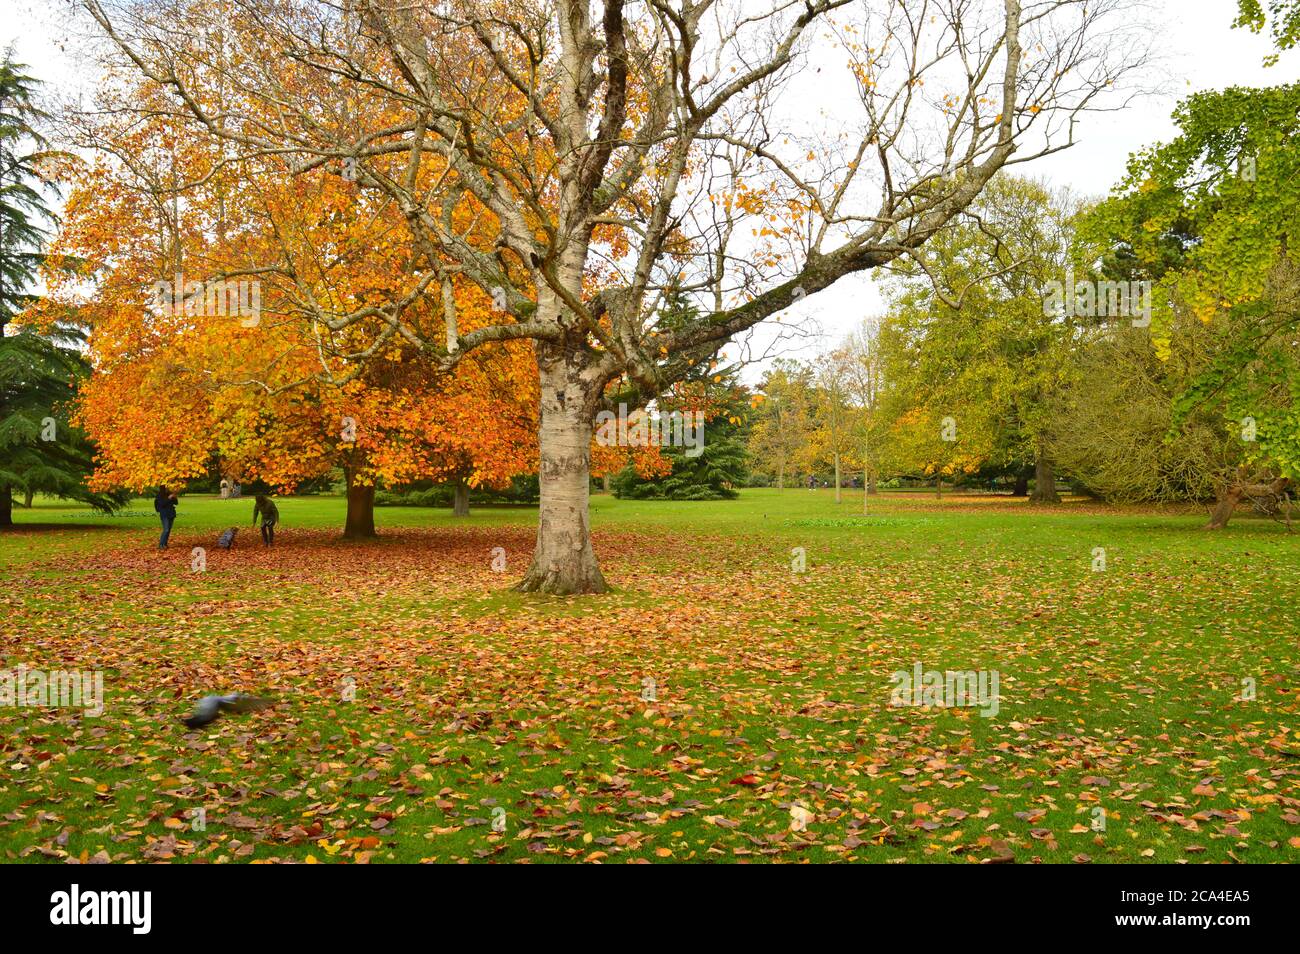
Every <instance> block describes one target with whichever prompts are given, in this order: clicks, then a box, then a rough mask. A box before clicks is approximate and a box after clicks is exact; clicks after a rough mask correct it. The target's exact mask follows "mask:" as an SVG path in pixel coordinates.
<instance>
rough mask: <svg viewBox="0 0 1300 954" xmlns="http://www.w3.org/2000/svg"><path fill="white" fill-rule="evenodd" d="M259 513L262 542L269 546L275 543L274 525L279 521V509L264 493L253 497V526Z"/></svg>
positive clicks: (255, 524)
mask: <svg viewBox="0 0 1300 954" xmlns="http://www.w3.org/2000/svg"><path fill="white" fill-rule="evenodd" d="M259 514H260V515H261V517H262V544H263V545H264V546H268V547H269V546H271V545H272V544H273V543H275V525H276V524H277V523H279V522H280V511H279V510H278V509H276V506H275V503H274V502H273V501H272V500H271V498H270V497H268V496H267V495H266V494H258V495H257V496H256V497H255V498H253V526H257V518H258V515H259Z"/></svg>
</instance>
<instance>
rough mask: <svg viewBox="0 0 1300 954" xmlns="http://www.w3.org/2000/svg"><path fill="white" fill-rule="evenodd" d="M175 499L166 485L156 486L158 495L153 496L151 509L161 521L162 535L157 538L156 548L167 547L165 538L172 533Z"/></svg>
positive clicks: (174, 520) (162, 548) (174, 519)
mask: <svg viewBox="0 0 1300 954" xmlns="http://www.w3.org/2000/svg"><path fill="white" fill-rule="evenodd" d="M176 501H177V496H176V494H173V493H168V492H167V488H166V487H159V488H158V496H156V497H154V498H153V509H154V510H156V511H158V519H160V520H161V521H162V536H160V537H159V538H158V549H159V550H166V549H167V538H168V537H170V536H171V535H172V524H173V523H175V522H176Z"/></svg>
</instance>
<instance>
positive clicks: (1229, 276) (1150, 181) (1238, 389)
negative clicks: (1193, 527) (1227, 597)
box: [1084, 84, 1300, 529]
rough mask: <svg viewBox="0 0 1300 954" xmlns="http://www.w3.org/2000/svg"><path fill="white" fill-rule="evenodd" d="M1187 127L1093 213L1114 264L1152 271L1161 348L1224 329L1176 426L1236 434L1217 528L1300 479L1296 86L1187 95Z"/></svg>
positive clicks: (1127, 271)
mask: <svg viewBox="0 0 1300 954" xmlns="http://www.w3.org/2000/svg"><path fill="white" fill-rule="evenodd" d="M1174 121H1175V122H1176V123H1177V126H1178V135H1177V136H1175V137H1174V138H1173V139H1171V140H1170V141H1169V142H1167V143H1160V144H1157V145H1154V146H1152V147H1150V148H1148V149H1144V150H1142V151H1141V152H1139V153H1137V154H1136V155H1134V156H1133V157H1132V158H1131V160H1130V162H1129V170H1128V175H1127V176H1126V178H1125V180H1124V181H1123V183H1121V187H1120V188H1119V189H1118V190H1117V192H1116V194H1115V195H1114V196H1112V197H1111V198H1110V199H1108V200H1107V201H1105V202H1103V203H1102V204H1100V205H1099V206H1098V208H1097V209H1096V210H1095V212H1094V213H1093V214H1092V215H1091V216H1090V217H1089V218H1088V219H1087V220H1086V222H1085V223H1084V230H1085V231H1086V232H1087V233H1088V234H1089V235H1090V237H1091V239H1092V240H1093V241H1096V242H1098V243H1101V244H1103V245H1105V247H1106V248H1107V259H1108V261H1107V267H1108V268H1109V269H1110V270H1112V271H1113V272H1117V273H1119V274H1120V275H1122V276H1132V277H1137V278H1141V279H1144V280H1147V281H1151V282H1153V283H1154V285H1155V296H1154V297H1155V301H1156V304H1157V309H1156V312H1155V316H1154V319H1153V322H1152V329H1151V330H1152V341H1153V343H1154V345H1155V351H1156V354H1157V355H1158V356H1159V357H1160V358H1162V359H1165V360H1173V359H1174V358H1175V357H1176V356H1177V355H1178V354H1179V349H1178V347H1177V345H1178V344H1179V342H1178V341H1176V340H1175V339H1176V335H1177V334H1178V329H1179V328H1180V327H1181V324H1180V323H1181V322H1183V321H1184V320H1187V319H1191V320H1200V321H1201V322H1203V323H1205V324H1206V325H1207V326H1209V327H1210V328H1211V329H1212V330H1213V332H1214V339H1213V341H1212V343H1211V344H1210V345H1209V346H1207V347H1206V348H1205V349H1204V350H1203V352H1202V353H1201V354H1200V355H1199V358H1200V361H1199V363H1198V364H1197V365H1196V366H1195V367H1194V369H1193V370H1194V371H1195V372H1196V373H1195V374H1193V375H1186V374H1180V375H1176V377H1178V378H1181V380H1182V384H1183V389H1182V391H1181V393H1178V394H1176V395H1174V396H1173V397H1172V402H1173V409H1172V410H1173V413H1172V414H1171V418H1170V426H1171V427H1172V428H1175V429H1177V428H1188V427H1196V426H1198V424H1199V422H1200V421H1202V420H1203V419H1204V418H1205V416H1206V415H1207V414H1208V415H1210V416H1211V417H1212V418H1217V421H1218V424H1219V428H1220V430H1222V431H1224V432H1226V433H1228V434H1231V435H1233V437H1232V440H1233V443H1234V444H1235V447H1236V451H1235V453H1232V454H1227V455H1224V464H1223V465H1222V467H1221V468H1220V473H1219V474H1218V475H1217V481H1216V482H1217V501H1216V506H1215V509H1214V512H1213V514H1212V516H1211V520H1210V522H1209V524H1208V527H1209V528H1210V529H1219V528H1221V527H1223V526H1225V525H1226V524H1227V522H1228V519H1229V517H1230V516H1231V514H1232V511H1233V509H1234V507H1235V506H1236V504H1237V502H1238V501H1239V500H1241V499H1242V498H1243V497H1247V496H1250V495H1252V494H1255V493H1258V492H1260V491H1261V490H1262V491H1263V492H1266V493H1268V494H1277V493H1282V492H1284V491H1286V489H1287V488H1288V487H1289V486H1290V485H1291V484H1292V483H1293V482H1294V481H1296V480H1298V479H1300V427H1297V421H1300V367H1298V366H1297V362H1296V358H1295V355H1296V354H1297V351H1298V350H1300V303H1298V302H1300V293H1298V292H1297V289H1298V288H1300V280H1297V277H1296V276H1297V271H1298V266H1297V262H1296V258H1295V248H1296V244H1297V234H1296V231H1297V223H1300V147H1298V146H1297V143H1298V142H1300V84H1290V85H1285V86H1277V87H1272V88H1267V89H1243V88H1231V89H1226V90H1222V91H1210V92H1203V93H1197V94H1194V95H1192V96H1189V97H1188V98H1187V99H1186V100H1184V101H1183V102H1181V103H1180V104H1179V105H1178V107H1177V109H1176V110H1175V111H1174Z"/></svg>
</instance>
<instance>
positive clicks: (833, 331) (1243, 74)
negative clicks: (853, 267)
mask: <svg viewBox="0 0 1300 954" xmlns="http://www.w3.org/2000/svg"><path fill="white" fill-rule="evenodd" d="M1150 8H1151V18H1152V20H1153V22H1154V23H1155V24H1156V27H1157V29H1158V31H1159V41H1160V42H1159V47H1158V49H1159V53H1160V55H1161V57H1162V62H1161V63H1160V65H1159V67H1158V69H1159V74H1158V75H1154V76H1152V77H1151V79H1152V81H1153V84H1154V83H1156V82H1159V83H1160V86H1161V88H1162V89H1161V92H1159V93H1156V94H1153V95H1150V96H1146V97H1144V98H1142V99H1140V100H1139V101H1137V102H1135V103H1133V104H1131V105H1130V106H1129V107H1128V108H1126V109H1125V110H1123V111H1121V112H1116V113H1106V114H1098V115H1093V116H1091V117H1089V118H1088V120H1087V121H1085V123H1084V124H1083V127H1082V129H1081V130H1080V134H1079V137H1078V138H1079V142H1078V144H1077V145H1076V146H1074V147H1073V148H1071V149H1068V150H1066V151H1065V152H1063V153H1059V154H1057V155H1054V156H1050V157H1048V158H1046V159H1043V160H1040V161H1038V162H1036V163H1032V164H1029V165H1025V166H1020V167H1019V168H1018V172H1019V173H1021V174H1025V175H1033V176H1036V177H1039V178H1043V179H1046V180H1047V181H1048V182H1050V183H1052V184H1054V185H1068V186H1069V187H1070V188H1071V190H1072V191H1074V192H1075V193H1076V194H1080V195H1102V194H1105V193H1106V192H1108V191H1109V190H1110V188H1111V186H1112V185H1114V184H1115V183H1116V182H1117V181H1118V179H1119V178H1120V176H1121V175H1122V174H1123V171H1124V166H1125V162H1126V161H1127V158H1128V156H1129V154H1130V153H1131V152H1133V151H1134V150H1136V149H1138V148H1140V147H1142V146H1144V145H1147V144H1149V143H1152V142H1155V141H1159V140H1162V139H1167V138H1169V137H1170V136H1171V134H1172V132H1173V124H1172V123H1171V122H1170V119H1169V115H1170V112H1171V111H1172V109H1173V106H1174V104H1175V103H1176V102H1177V100H1178V99H1179V98H1181V97H1182V96H1185V95H1187V94H1188V93H1191V92H1194V91H1197V90H1205V89H1222V88H1224V87H1227V86H1238V85H1240V86H1267V85H1276V84H1280V83H1286V82H1294V81H1296V80H1297V79H1300V50H1292V51H1291V52H1290V53H1288V54H1284V55H1283V56H1282V59H1281V61H1280V62H1279V63H1278V65H1276V66H1274V67H1271V68H1268V69H1265V68H1264V67H1263V66H1261V62H1262V60H1263V57H1264V56H1265V54H1266V53H1268V52H1269V51H1270V49H1271V48H1270V45H1269V42H1268V39H1267V37H1265V36H1257V35H1255V34H1252V33H1250V32H1248V31H1245V30H1234V29H1231V23H1232V20H1233V17H1234V15H1235V12H1236V3H1235V2H1234V0H1150ZM73 9H74V0H0V48H3V47H7V46H9V45H10V44H12V45H13V46H14V48H15V51H16V53H17V57H18V59H19V60H20V61H21V62H25V63H27V64H28V66H29V67H30V68H31V71H32V73H33V74H34V75H36V76H37V77H39V78H40V79H42V80H44V81H45V82H46V83H49V84H51V85H54V86H58V87H60V88H62V89H64V90H65V91H70V90H72V89H76V88H78V87H83V88H84V86H83V84H84V83H85V82H86V81H87V79H88V77H87V74H86V69H85V68H84V66H83V64H82V63H81V62H79V60H78V57H77V55H76V54H77V47H78V44H77V42H76V40H75V38H72V37H71V36H70V26H69V25H70V23H72V22H74V18H73V17H72V15H71V12H72V10H73ZM879 307H880V297H879V294H878V293H877V291H876V289H875V286H874V283H873V281H872V279H871V278H870V277H869V276H858V277H850V278H846V279H844V280H842V281H841V282H840V283H839V284H837V285H836V286H834V287H832V288H830V289H827V290H826V291H824V292H821V293H819V294H818V295H815V296H812V297H810V298H809V299H808V300H807V301H806V302H805V303H804V304H803V305H802V306H801V309H800V311H799V312H798V313H792V314H798V315H799V316H802V317H808V318H812V319H814V320H815V322H816V325H817V326H818V327H819V328H820V335H819V338H818V340H816V341H815V342H813V343H811V344H810V345H809V347H810V348H812V347H818V346H821V347H824V346H829V345H831V344H833V343H835V342H836V341H838V340H839V339H841V338H842V337H844V336H845V335H846V334H847V333H848V332H849V331H850V330H852V329H853V328H854V327H855V325H856V324H857V323H858V322H859V321H860V320H861V319H862V318H863V317H864V316H865V315H867V314H870V313H871V312H873V311H876V310H878V308H879ZM755 374H756V369H751V371H750V372H749V373H747V374H746V377H747V378H749V379H751V380H752V379H753V378H754V376H755Z"/></svg>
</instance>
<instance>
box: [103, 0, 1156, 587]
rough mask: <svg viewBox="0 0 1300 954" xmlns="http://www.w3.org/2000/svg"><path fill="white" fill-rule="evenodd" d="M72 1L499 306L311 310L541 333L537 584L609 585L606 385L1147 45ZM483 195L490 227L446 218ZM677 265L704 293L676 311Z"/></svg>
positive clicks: (617, 18) (1010, 159)
mask: <svg viewBox="0 0 1300 954" xmlns="http://www.w3.org/2000/svg"><path fill="white" fill-rule="evenodd" d="M83 2H84V4H85V6H86V8H87V9H88V10H89V11H90V13H91V15H92V16H93V17H94V19H95V20H96V21H97V23H98V24H99V26H100V27H101V28H102V30H103V31H104V33H105V34H106V35H107V36H108V37H109V38H110V40H111V41H112V43H113V45H114V46H115V48H116V49H117V50H118V52H119V53H120V54H121V55H122V56H124V57H125V59H126V60H128V61H129V62H130V63H131V64H132V65H133V66H134V67H136V68H137V69H138V70H139V71H141V72H142V73H143V75H145V76H146V77H148V78H149V79H150V80H152V81H153V82H155V83H157V84H158V85H159V86H160V87H163V88H165V89H167V90H168V91H169V93H170V95H171V100H170V103H171V105H170V107H169V108H171V109H173V110H174V111H176V112H178V113H181V114H184V115H185V116H186V117H187V118H188V119H189V120H190V121H191V122H193V123H196V124H198V125H199V126H201V127H202V128H203V129H204V130H206V131H207V132H208V133H209V134H210V135H212V136H214V137H218V138H220V139H221V140H222V141H223V142H225V143H226V144H227V145H228V146H229V148H230V149H231V151H232V153H235V154H237V155H236V156H234V157H232V161H237V162H245V163H247V162H254V161H256V160H258V159H260V158H264V157H267V156H275V157H291V158H292V160H293V162H294V163H295V169H296V170H299V171H307V170H310V169H314V168H320V167H323V166H334V167H340V166H341V167H343V168H345V169H346V170H348V172H349V174H350V175H355V177H356V179H357V182H358V184H359V185H360V187H361V188H362V189H364V190H370V191H373V192H374V193H376V194H379V195H382V196H384V197H386V198H387V199H388V200H390V201H391V202H392V203H394V204H395V205H396V207H398V208H400V209H401V211H402V213H403V215H404V216H405V221H406V224H407V226H408V227H409V229H410V231H411V233H412V235H413V236H414V238H415V242H416V245H417V247H418V249H419V250H420V252H421V258H420V260H419V261H418V262H416V263H414V264H413V268H412V273H413V275H414V276H416V281H415V282H414V286H413V287H414V290H415V291H416V292H421V291H423V290H425V289H428V288H429V287H431V286H432V287H436V283H437V282H438V281H439V279H440V278H441V277H442V276H445V275H447V274H449V273H455V274H458V275H461V276H464V277H465V278H466V279H468V280H470V281H472V282H474V283H476V284H477V285H478V286H479V287H480V288H482V289H483V290H484V291H485V292H486V293H488V294H490V295H493V296H494V298H495V300H496V301H497V302H498V303H499V305H500V306H501V308H500V320H498V321H497V322H495V323H493V324H491V325H487V326H483V327H480V328H476V329H474V330H472V331H463V332H462V331H460V330H459V329H458V328H457V326H456V324H455V321H454V315H453V314H450V313H449V314H448V315H446V319H447V322H448V326H447V329H446V333H445V334H444V333H439V334H430V333H428V331H427V330H422V329H420V328H418V327H416V326H415V325H413V324H412V323H411V322H409V321H407V320H406V304H405V298H402V299H399V300H391V299H390V300H389V301H388V302H374V303H370V304H367V305H366V306H365V307H363V308H350V307H338V306H330V305H329V304H326V303H317V304H316V307H315V309H314V310H313V311H311V313H310V314H309V315H308V317H309V318H310V320H312V321H314V322H318V323H320V324H321V325H323V326H324V327H326V328H329V329H331V330H335V331H341V330H343V329H346V328H348V327H349V326H352V325H354V324H366V323H370V324H371V326H372V327H377V332H376V333H377V334H379V335H381V336H384V337H386V338H391V337H394V336H397V337H399V338H400V339H402V340H404V341H406V342H409V343H411V344H412V345H413V346H414V347H417V348H418V349H420V350H421V351H422V352H424V353H426V354H428V355H431V356H433V357H434V358H435V359H436V360H438V361H439V362H441V363H442V364H443V365H444V366H447V367H450V366H451V365H454V364H455V363H456V362H457V361H458V360H460V359H461V357H462V356H463V355H464V354H466V353H467V352H469V351H470V350H472V349H474V348H475V347H478V346H479V345H482V344H484V343H485V342H489V341H498V340H505V339H520V338H526V339H530V340H532V341H533V342H534V344H535V348H536V354H537V365H538V376H539V387H540V401H541V424H540V434H539V443H540V471H539V473H540V482H541V509H540V516H539V521H538V535H537V544H536V549H535V552H534V555H533V561H532V564H531V566H530V568H529V570H528V572H527V574H526V576H525V578H524V579H523V581H522V582H521V583H520V584H519V586H520V588H521V589H523V590H526V591H527V590H544V591H549V592H559V593H573V592H591V591H599V590H602V589H603V588H604V586H605V583H604V579H603V577H602V575H601V573H600V570H599V568H598V566H597V563H596V558H595V554H594V552H593V551H592V547H591V541H590V538H589V532H588V514H587V495H588V486H589V474H590V465H589V457H590V434H591V428H592V422H593V418H594V415H595V413H596V412H597V411H598V410H599V409H600V408H601V407H602V405H605V404H606V403H613V404H617V403H618V402H620V401H629V402H635V403H638V404H644V403H646V402H648V401H650V400H652V399H653V398H655V397H656V396H658V395H659V394H661V393H663V392H664V391H665V390H666V389H667V388H668V387H669V386H671V385H672V384H673V383H674V382H676V381H678V380H680V379H681V378H682V377H683V376H684V375H685V374H686V373H687V372H688V371H689V369H690V368H691V367H692V366H694V365H696V364H698V363H699V362H701V361H706V360H708V359H709V358H711V357H712V356H713V355H714V354H715V353H716V352H717V350H718V349H719V348H720V347H721V346H722V345H724V344H725V343H726V342H727V341H728V340H729V339H731V338H732V337H733V336H735V335H737V334H739V333H742V332H744V331H746V330H747V329H749V328H751V327H753V326H754V325H756V324H757V323H758V322H760V321H762V320H764V319H765V318H768V317H770V316H773V315H775V314H777V313H778V312H780V311H782V310H784V309H787V308H789V307H790V306H791V305H793V304H796V303H797V302H799V301H800V300H802V299H803V298H805V297H806V296H809V295H813V294H815V293H816V292H818V291H821V290H822V289H825V288H827V287H829V286H831V285H833V284H834V283H835V282H837V281H839V280H840V279H841V278H843V277H844V276H846V275H849V274H852V273H855V272H863V271H867V270H870V269H873V268H876V267H878V266H880V265H883V264H885V263H887V262H890V261H893V260H895V259H897V258H899V257H900V256H905V255H908V254H910V253H911V252H913V251H915V250H916V249H918V248H920V247H921V246H923V245H924V244H925V242H926V241H927V240H928V239H929V238H930V237H931V236H933V235H934V234H935V233H936V232H938V231H939V230H940V229H942V228H943V227H944V226H945V225H946V224H947V223H948V222H949V221H950V220H951V219H952V218H953V217H954V216H955V215H956V214H957V213H959V212H960V211H961V210H962V209H963V208H965V207H966V206H968V205H969V204H970V202H971V201H972V200H973V199H974V198H975V197H976V196H977V195H978V194H979V193H980V191H981V190H982V189H983V188H984V186H985V185H986V184H987V183H988V182H989V180H990V179H991V178H992V177H993V175H994V174H995V173H996V172H997V171H998V170H1000V169H1002V168H1004V167H1006V166H1008V165H1010V164H1013V163H1018V162H1025V161H1028V160H1030V159H1032V158H1034V157H1035V156H1038V155H1042V154H1044V153H1046V152H1050V151H1054V150H1057V149H1060V148H1062V147H1063V146H1065V145H1068V144H1069V143H1070V141H1071V140H1072V138H1073V135H1074V131H1075V129H1076V125H1077V121H1078V119H1079V117H1080V116H1081V114H1082V113H1084V112H1085V111H1086V110H1088V109H1090V108H1092V107H1094V106H1095V105H1097V104H1098V102H1099V101H1100V100H1099V99H1098V97H1099V96H1101V95H1102V94H1104V93H1106V92H1107V91H1110V90H1113V89H1114V88H1116V87H1117V85H1119V84H1121V83H1122V81H1123V80H1124V78H1125V74H1126V73H1128V72H1129V71H1130V70H1132V69H1134V68H1136V67H1138V66H1140V65H1141V64H1142V62H1143V61H1144V58H1145V51H1144V49H1142V48H1141V47H1139V46H1138V45H1137V43H1138V42H1139V41H1138V40H1137V37H1138V35H1139V34H1138V31H1139V29H1140V24H1138V23H1137V22H1136V21H1134V20H1133V19H1131V18H1130V9H1129V8H1130V6H1131V5H1130V4H1129V3H1128V2H1127V0H1042V2H1032V3H1023V2H1021V0H1001V2H991V0H990V2H979V3H974V2H970V0H928V2H925V3H922V4H906V3H897V2H895V0H880V2H871V0H801V2H792V0H774V2H772V3H771V4H770V5H768V6H766V7H764V8H762V9H758V10H755V9H754V8H753V5H747V4H740V3H737V4H726V3H723V2H719V0H679V2H669V0H643V2H627V0H599V2H592V0H510V2H506V0H448V2H445V3H437V4H423V5H412V4H408V3H404V2H400V0H354V2H352V3H348V4H345V5H343V6H342V7H341V8H340V7H339V6H338V5H336V4H330V3H324V2H313V0H287V2H282V3H276V4H271V3H267V2H264V0H228V2H227V3H224V4H221V5H219V6H213V5H208V4H198V3H187V2H181V3H176V2H174V0H118V2H113V0H83ZM196 38H198V39H196ZM814 48H815V49H816V51H817V55H816V56H815V57H811V56H809V52H810V50H812V49H814ZM818 73H820V74H821V75H817V74H818ZM832 83H838V84H839V86H838V88H837V95H835V96H834V97H833V99H830V98H828V99H826V100H825V101H823V102H822V107H823V108H822V109H821V110H820V111H818V110H809V109H806V108H805V103H806V100H807V98H808V97H809V96H816V95H818V94H819V93H821V94H824V91H825V90H826V89H827V86H828V84H832ZM217 90H219V91H220V94H219V95H218V94H217V92H216V91H217ZM467 203H468V204H472V205H473V206H475V207H477V208H481V209H482V210H483V211H484V214H485V215H488V216H490V217H491V219H492V221H493V222H494V223H495V225H496V227H497V229H498V232H497V235H496V236H495V238H494V239H493V240H492V241H491V242H487V243H483V242H479V241H476V240H475V239H474V237H473V236H472V235H471V234H469V233H467V232H466V231H464V230H462V229H460V228H458V227H457V226H456V224H455V216H454V214H453V213H454V211H455V210H456V209H457V208H460V207H463V206H464V205H465V204H467ZM673 286H676V287H681V288H683V289H684V290H685V291H686V292H687V293H689V294H692V295H694V296H695V297H697V298H698V300H699V301H700V304H701V311H700V315H699V318H698V319H697V320H696V321H695V322H693V323H691V324H690V325H688V326H684V327H673V328H663V327H660V326H658V325H657V324H656V322H655V320H654V316H655V315H656V314H657V308H656V303H657V300H658V299H659V297H660V296H661V295H662V293H663V291H664V290H665V289H666V288H669V287H673ZM376 316H378V317H379V318H380V319H381V320H380V321H379V322H377V323H376V322H374V321H373V319H375V318H376Z"/></svg>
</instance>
